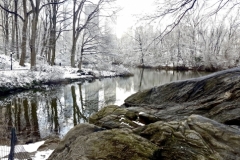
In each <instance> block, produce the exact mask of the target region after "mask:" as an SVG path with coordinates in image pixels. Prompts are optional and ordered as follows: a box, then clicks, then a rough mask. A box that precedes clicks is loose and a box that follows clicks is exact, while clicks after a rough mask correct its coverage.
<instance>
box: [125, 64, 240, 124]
mask: <svg viewBox="0 0 240 160" xmlns="http://www.w3.org/2000/svg"><path fill="white" fill-rule="evenodd" d="M239 82H240V68H235V69H230V70H226V71H221V72H217V73H214V74H211V75H208V76H204V77H201V78H196V79H190V80H186V81H178V82H173V83H169V84H165V85H162V86H159V87H155V88H152V89H149V90H145V91H142V92H138V93H136V94H133V95H132V96H130V97H128V98H127V99H126V100H125V104H124V105H125V106H126V107H128V110H131V111H133V112H138V113H140V112H142V113H144V114H146V115H151V116H153V117H155V120H156V121H157V120H163V121H172V120H179V119H184V118H186V117H188V116H190V115H191V114H198V115H203V116H206V117H208V118H211V119H213V120H216V121H218V122H221V123H225V124H229V125H239V124H240V114H239V113H240V83H239ZM145 119H146V118H145ZM151 119H153V118H151ZM143 120H144V118H143Z"/></svg>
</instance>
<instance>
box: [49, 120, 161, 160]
mask: <svg viewBox="0 0 240 160" xmlns="http://www.w3.org/2000/svg"><path fill="white" fill-rule="evenodd" d="M157 150H158V147H157V145H155V144H153V143H151V142H150V141H148V140H147V139H145V138H143V137H141V136H138V135H136V134H133V133H132V131H131V130H129V129H112V130H101V129H100V128H99V127H96V126H94V125H90V124H80V125H78V126H76V127H75V128H74V129H72V130H70V131H69V132H68V134H67V135H66V136H65V138H64V139H63V140H62V141H61V142H60V145H59V146H58V147H57V148H56V149H55V150H54V152H53V153H52V154H51V156H50V157H49V159H51V160H55V159H56V160H59V159H66V160H68V159H74V160H97V159H101V160H126V159H127V160H138V159H139V160H149V159H150V158H151V157H152V155H153V153H154V151H157Z"/></svg>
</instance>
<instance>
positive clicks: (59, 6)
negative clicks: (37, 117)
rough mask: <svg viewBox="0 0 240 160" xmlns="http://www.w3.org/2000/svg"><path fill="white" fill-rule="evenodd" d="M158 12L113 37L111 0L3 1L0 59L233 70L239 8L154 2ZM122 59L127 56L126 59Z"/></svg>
mask: <svg viewBox="0 0 240 160" xmlns="http://www.w3.org/2000/svg"><path fill="white" fill-rule="evenodd" d="M155 6H156V10H155V11H153V12H152V13H151V14H148V15H143V16H142V15H140V16H139V17H140V18H139V22H138V23H136V24H135V25H134V26H133V27H131V28H130V29H129V30H128V31H127V32H125V33H124V34H123V35H122V36H121V37H120V38H117V36H116V32H115V27H116V21H117V13H118V11H119V10H120V8H119V7H118V6H117V5H116V3H115V0H94V1H87V0H72V1H70V0H62V1H61V0H35V1H34V0H29V1H27V0H21V1H20V0H1V1H0V7H1V10H0V11H1V12H0V23H1V33H0V41H1V42H2V43H1V45H0V48H1V53H0V54H5V55H9V56H11V54H13V57H14V58H15V59H16V60H18V61H19V64H20V65H25V63H26V62H29V63H30V64H31V68H34V67H35V66H36V65H41V64H43V63H48V64H49V65H70V66H72V67H78V68H79V69H81V68H82V65H85V66H86V67H89V68H97V69H99V70H101V69H103V68H111V66H112V64H123V65H127V66H141V67H182V68H188V69H200V70H209V71H214V70H220V69H226V68H232V67H236V66H239V59H240V54H239V48H240V44H239V43H240V38H239V24H240V23H239V22H240V21H239V3H238V2H235V1H231V0H216V1H214V2H213V1H209V0H177V1H173V0H170V1H167V0H165V1H156V2H155ZM126 57H127V58H126ZM0 66H1V64H0Z"/></svg>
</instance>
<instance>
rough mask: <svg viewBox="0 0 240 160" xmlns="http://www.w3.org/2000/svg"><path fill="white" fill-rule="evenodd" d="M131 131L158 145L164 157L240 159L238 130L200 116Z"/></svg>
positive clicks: (154, 124)
mask: <svg viewBox="0 0 240 160" xmlns="http://www.w3.org/2000/svg"><path fill="white" fill-rule="evenodd" d="M134 132H135V133H136V134H139V135H141V136H142V137H145V138H147V139H149V140H150V141H151V142H153V143H154V144H157V145H158V146H159V147H160V148H161V149H159V150H158V155H159V156H160V155H161V157H162V158H163V159H178V160H185V159H192V160H196V159H214V160H216V159H219V160H221V159H222V160H225V159H228V160H230V159H231V160H236V159H240V150H239V146H240V130H239V129H236V128H231V127H229V126H226V125H223V124H221V123H218V122H216V121H213V120H210V119H208V118H205V117H202V116H198V115H191V116H189V117H188V118H187V119H186V120H184V121H171V122H163V121H158V122H155V123H152V124H149V125H146V126H144V127H140V128H137V129H135V131H134ZM186 157H187V158H186Z"/></svg>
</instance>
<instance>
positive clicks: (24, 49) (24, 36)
mask: <svg viewBox="0 0 240 160" xmlns="http://www.w3.org/2000/svg"><path fill="white" fill-rule="evenodd" d="M27 26H28V18H25V20H24V23H23V28H22V45H21V50H22V54H21V58H20V62H19V65H20V66H24V63H25V58H26V52H27Z"/></svg>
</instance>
